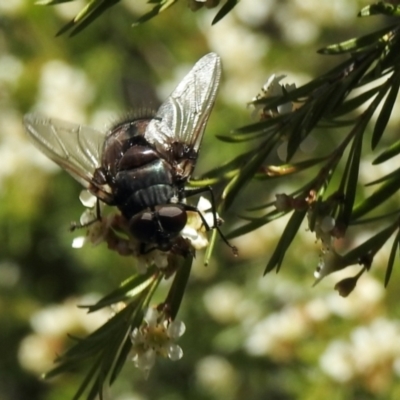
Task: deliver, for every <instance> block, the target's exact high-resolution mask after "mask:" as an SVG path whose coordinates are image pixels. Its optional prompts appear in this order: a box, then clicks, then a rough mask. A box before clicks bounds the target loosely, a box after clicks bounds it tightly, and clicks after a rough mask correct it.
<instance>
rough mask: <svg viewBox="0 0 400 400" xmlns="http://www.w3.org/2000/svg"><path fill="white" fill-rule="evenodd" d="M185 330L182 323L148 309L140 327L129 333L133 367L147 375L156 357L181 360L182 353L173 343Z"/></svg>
mask: <svg viewBox="0 0 400 400" xmlns="http://www.w3.org/2000/svg"><path fill="white" fill-rule="evenodd" d="M185 329H186V327H185V324H184V323H183V322H182V321H177V320H175V321H169V320H167V319H165V315H163V314H161V313H159V312H158V311H157V310H156V309H154V308H149V309H148V310H147V312H146V315H145V318H144V321H143V323H142V325H141V326H140V327H139V328H135V329H134V330H133V331H132V333H131V340H132V344H133V350H132V351H133V357H132V360H133V362H134V364H135V366H136V367H137V368H139V369H141V370H142V371H144V372H145V373H149V371H150V369H151V368H152V367H153V365H154V364H155V361H156V357H157V356H162V357H168V358H169V359H170V360H172V361H177V360H179V359H181V358H182V356H183V351H182V349H181V347H180V346H178V345H177V344H176V343H175V341H176V340H177V339H178V338H179V337H181V336H182V335H183V334H184V333H185Z"/></svg>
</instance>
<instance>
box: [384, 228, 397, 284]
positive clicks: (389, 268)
mask: <svg viewBox="0 0 400 400" xmlns="http://www.w3.org/2000/svg"><path fill="white" fill-rule="evenodd" d="M399 244H400V231H399V232H397V235H396V237H395V239H394V242H393V245H392V249H391V251H390V255H389V260H388V265H387V268H386V274H385V287H387V285H388V284H389V280H390V277H391V275H392V271H393V265H394V260H395V259H396V253H397V250H398V248H399Z"/></svg>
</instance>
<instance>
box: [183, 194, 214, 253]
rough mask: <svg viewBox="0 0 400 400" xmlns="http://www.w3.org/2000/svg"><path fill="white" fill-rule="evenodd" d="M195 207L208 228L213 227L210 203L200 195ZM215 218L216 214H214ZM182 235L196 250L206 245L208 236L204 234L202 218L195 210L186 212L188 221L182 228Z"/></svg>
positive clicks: (204, 228)
mask: <svg viewBox="0 0 400 400" xmlns="http://www.w3.org/2000/svg"><path fill="white" fill-rule="evenodd" d="M197 209H198V211H199V212H200V213H201V214H202V216H203V217H204V219H205V221H206V222H207V225H208V227H209V228H213V227H214V223H215V221H214V213H213V212H212V205H211V203H210V201H209V200H207V199H206V198H205V197H200V199H199V201H198V203H197ZM216 218H217V220H219V221H220V219H219V218H218V214H217V215H216ZM181 235H182V237H184V238H185V239H188V240H189V241H190V243H191V245H192V246H193V248H195V249H196V250H201V249H204V248H205V247H207V246H208V238H207V234H206V227H205V226H204V223H203V220H202V218H201V217H200V215H199V213H197V212H190V213H188V222H187V224H186V226H185V227H184V228H183V230H182V233H181Z"/></svg>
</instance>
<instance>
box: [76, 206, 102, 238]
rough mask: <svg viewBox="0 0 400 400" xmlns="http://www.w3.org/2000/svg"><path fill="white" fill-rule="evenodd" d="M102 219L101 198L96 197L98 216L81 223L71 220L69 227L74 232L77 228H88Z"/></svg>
mask: <svg viewBox="0 0 400 400" xmlns="http://www.w3.org/2000/svg"><path fill="white" fill-rule="evenodd" d="M101 219H102V218H101V210H100V200H99V199H96V216H95V217H94V218H93V219H92V220H90V221H88V222H85V223H84V224H81V223H80V222H71V225H70V227H69V229H70V231H71V232H73V231H74V230H75V229H81V228H87V227H88V226H90V225H93V224H94V223H95V222H98V221H101Z"/></svg>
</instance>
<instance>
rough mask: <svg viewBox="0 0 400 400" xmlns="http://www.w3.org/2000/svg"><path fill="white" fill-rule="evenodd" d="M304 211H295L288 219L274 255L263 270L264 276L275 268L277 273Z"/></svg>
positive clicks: (304, 213) (304, 214)
mask: <svg viewBox="0 0 400 400" xmlns="http://www.w3.org/2000/svg"><path fill="white" fill-rule="evenodd" d="M305 216H306V211H295V212H294V213H293V215H292V216H291V217H290V220H289V222H288V223H287V225H286V227H285V230H284V231H283V234H282V236H281V238H280V240H279V243H278V245H277V246H276V248H275V251H274V253H273V254H272V256H271V259H270V260H269V262H268V264H267V267H266V268H265V271H264V275H265V274H267V273H268V272H270V271H272V270H273V269H274V268H276V272H279V269H280V267H281V264H282V261H283V258H284V257H285V253H286V251H287V249H288V248H289V246H290V244H291V243H292V241H293V239H294V238H295V236H296V234H297V232H298V230H299V228H300V225H301V223H302V222H303V219H304V217H305Z"/></svg>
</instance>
